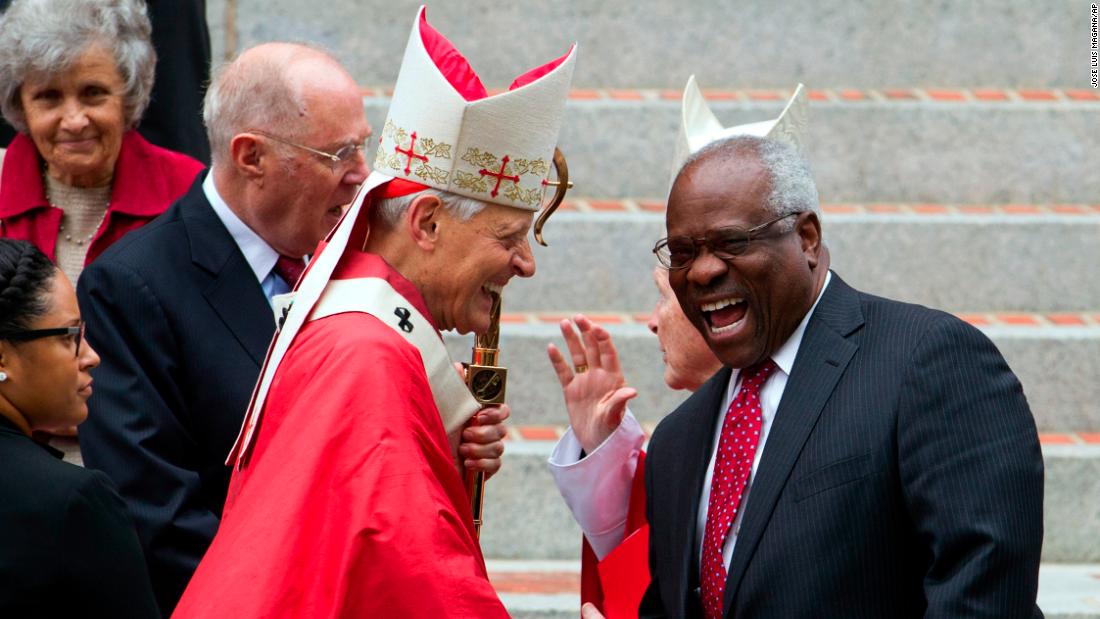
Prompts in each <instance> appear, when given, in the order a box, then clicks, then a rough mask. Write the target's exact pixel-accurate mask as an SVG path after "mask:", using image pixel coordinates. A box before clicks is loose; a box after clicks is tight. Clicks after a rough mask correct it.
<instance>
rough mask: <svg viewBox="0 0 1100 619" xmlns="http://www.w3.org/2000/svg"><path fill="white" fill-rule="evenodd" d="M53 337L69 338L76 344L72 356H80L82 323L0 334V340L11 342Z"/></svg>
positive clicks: (82, 339) (82, 338) (82, 333)
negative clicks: (72, 325) (73, 325)
mask: <svg viewBox="0 0 1100 619" xmlns="http://www.w3.org/2000/svg"><path fill="white" fill-rule="evenodd" d="M55 335H63V336H66V337H71V338H73V340H74V341H75V342H76V353H75V355H74V356H76V357H79V356H80V343H81V342H83V341H84V321H83V320H81V321H80V325H79V326H76V327H56V328H53V329H28V330H26V331H12V332H11V333H0V340H8V341H11V342H29V341H31V340H40V339H42V338H44V337H53V336H55Z"/></svg>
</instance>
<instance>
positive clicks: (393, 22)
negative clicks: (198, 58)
mask: <svg viewBox="0 0 1100 619" xmlns="http://www.w3.org/2000/svg"><path fill="white" fill-rule="evenodd" d="M419 3H420V2H419V0H415V1H403V2H380V1H377V0H368V1H365V2H364V1H360V0H334V1H333V2H331V3H329V4H327V5H326V10H323V11H320V10H317V6H316V5H314V4H311V3H303V2H297V1H295V0H207V14H208V16H209V21H210V25H211V34H212V39H213V43H214V51H215V57H218V58H220V57H222V56H223V55H224V53H225V50H226V48H227V46H228V47H229V48H230V49H233V48H237V49H240V48H243V47H245V46H248V45H252V44H255V43H258V42H261V41H271V40H307V41H314V42H317V43H320V44H323V45H325V46H327V47H329V48H330V49H332V50H333V51H334V52H336V53H337V54H338V55H339V56H340V57H341V59H342V60H343V61H344V62H345V63H346V64H347V66H348V67H349V69H350V71H351V73H352V75H354V76H355V77H356V79H358V80H360V81H362V82H364V83H374V84H384V83H392V82H393V80H394V78H395V76H396V74H397V69H398V64H399V62H400V58H401V55H402V52H403V51H404V49H405V42H406V40H407V37H408V33H409V28H410V25H411V24H412V19H413V16H414V15H415V14H416V7H417V6H418V4H419ZM227 5H228V6H230V7H232V9H234V13H233V20H232V22H231V23H228V24H227V20H226V8H227ZM428 19H429V20H430V21H431V23H432V24H433V25H435V26H436V27H437V28H438V29H439V30H440V31H441V32H442V33H444V34H445V35H446V36H447V37H448V38H449V39H450V40H451V41H453V42H454V44H455V46H456V47H457V48H458V49H459V50H460V51H461V52H462V53H463V54H465V55H466V57H467V58H468V59H469V60H470V62H471V64H472V65H473V66H474V68H475V69H476V70H477V71H478V72H479V74H480V75H481V76H482V78H483V80H484V82H485V84H486V86H490V87H492V86H504V85H507V84H508V83H510V82H511V81H512V79H513V78H514V77H515V76H516V75H518V74H519V73H521V72H523V71H524V70H526V69H527V68H529V67H533V66H535V65H537V64H541V63H543V62H546V61H548V60H550V59H551V58H555V57H557V56H559V55H561V54H562V53H563V52H564V51H565V49H566V48H567V47H568V45H569V44H570V43H571V42H572V41H577V42H578V44H579V46H580V57H579V59H578V60H579V62H578V63H577V69H576V75H575V79H574V82H575V84H576V85H577V86H578V87H597V86H603V87H619V88H621V87H633V86H647V87H658V88H660V87H664V88H667V87H672V88H677V87H680V86H682V85H683V83H684V82H685V81H686V79H687V74H688V72H695V73H697V74H698V75H699V79H700V81H701V83H702V84H703V85H705V86H713V87H718V86H752V87H789V86H791V85H793V84H794V83H796V82H797V81H800V80H801V81H814V82H816V83H817V84H818V85H825V84H829V85H837V86H840V85H843V86H850V87H856V88H858V87H866V86H902V85H906V84H919V85H937V86H945V87H952V86H956V87H957V86H968V85H979V86H996V85H1003V84H1019V85H1022V86H1027V87H1032V88H1041V87H1060V86H1065V87H1069V86H1073V85H1077V86H1078V87H1083V86H1082V85H1083V84H1084V83H1085V82H1086V78H1087V71H1086V69H1087V66H1086V63H1087V55H1086V51H1087V49H1086V48H1087V41H1088V3H1083V4H1082V3H1066V2H1061V1H1059V0H1042V1H1038V2H1032V1H1029V0H1009V1H995V0H976V1H973V2H966V3H949V4H942V5H936V6H928V5H926V4H924V3H870V4H868V3H866V2H862V1H860V0H830V1H829V2H820V3H798V4H777V3H771V2H761V1H759V0H755V1H752V2H743V3H738V4H737V5H736V10H734V9H733V5H729V4H726V3H716V2H708V1H707V0H687V1H684V2H674V3H672V2H661V1H659V0H640V1H632V0H608V1H605V2H599V3H593V2H586V1H584V0H567V1H564V2H553V3H532V2H524V3H512V4H501V3H499V2H493V1H492V0H468V1H465V2H433V3H430V4H429V8H428ZM227 37H231V38H232V40H229V41H227ZM962 59H965V61H960V60H962Z"/></svg>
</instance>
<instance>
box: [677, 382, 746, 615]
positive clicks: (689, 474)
mask: <svg viewBox="0 0 1100 619" xmlns="http://www.w3.org/2000/svg"><path fill="white" fill-rule="evenodd" d="M731 374H732V371H731V370H730V369H729V368H722V369H721V370H719V371H718V373H717V374H715V375H714V376H713V377H711V378H710V380H708V381H707V382H706V384H704V385H703V386H702V387H700V388H699V390H698V391H696V393H695V394H694V395H692V397H691V398H689V399H688V400H687V401H686V402H684V404H683V405H682V406H683V408H684V409H685V411H690V412H689V416H688V418H687V419H685V421H686V423H685V424H684V425H683V427H684V443H683V444H682V448H681V449H680V453H681V454H683V457H684V458H685V460H686V461H685V463H684V467H685V469H684V472H685V476H684V477H683V479H684V483H683V484H680V486H679V488H677V490H676V492H675V493H674V495H673V496H674V497H675V498H674V500H675V504H674V507H673V509H675V514H676V519H675V522H674V525H673V526H674V530H675V531H676V533H677V535H678V537H677V539H676V543H675V544H674V545H673V548H674V551H675V552H676V553H679V554H677V555H676V556H675V557H674V563H673V565H675V566H676V570H677V577H678V578H679V581H680V587H679V589H680V599H681V604H682V606H683V610H682V612H683V615H684V616H687V615H688V614H689V613H688V604H689V599H690V595H691V591H690V587H691V582H692V574H693V570H695V566H696V564H697V563H698V557H697V556H696V554H695V552H696V547H697V546H698V540H697V539H696V529H697V525H696V521H697V519H698V518H699V497H700V496H701V495H702V493H703V480H704V479H705V478H706V474H707V464H709V462H710V452H711V449H712V447H713V445H712V443H713V442H714V427H715V424H716V423H717V420H718V409H719V408H720V407H721V406H722V400H723V398H724V396H725V394H726V389H727V388H728V387H729V381H730V375H731Z"/></svg>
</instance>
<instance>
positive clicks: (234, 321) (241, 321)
mask: <svg viewBox="0 0 1100 619" xmlns="http://www.w3.org/2000/svg"><path fill="white" fill-rule="evenodd" d="M204 177H205V174H200V175H199V178H198V179H196V180H195V184H194V185H192V187H191V190H190V191H189V192H188V193H187V195H186V196H185V197H184V198H183V201H184V204H183V205H182V206H183V222H184V226H185V228H186V230H187V236H188V239H189V242H190V244H191V261H192V262H193V263H194V264H195V265H196V266H198V267H199V268H201V269H203V270H205V271H206V272H207V273H209V275H210V277H211V279H210V282H209V284H208V285H207V286H206V287H205V289H204V290H203V295H204V296H205V297H206V301H207V302H208V303H209V304H210V307H211V308H212V309H213V310H214V312H215V313H216V314H217V315H218V317H220V318H221V320H222V322H224V323H225V326H226V327H227V328H228V329H229V331H230V332H231V333H233V335H234V337H236V338H237V341H238V342H240V344H241V346H242V347H243V348H244V349H245V350H246V351H248V354H249V356H251V357H252V358H253V359H254V360H255V361H256V364H257V366H258V365H259V364H261V363H263V359H264V355H265V354H266V353H267V345H268V343H269V342H270V341H271V336H272V334H274V332H275V318H274V315H273V314H272V311H271V306H270V305H269V304H268V302H267V297H265V296H264V293H263V289H262V288H261V287H260V283H259V282H257V281H256V275H255V273H253V271H252V267H250V266H249V265H248V261H247V260H245V258H244V254H242V253H241V250H240V249H239V248H238V247H237V243H236V242H235V241H234V240H233V237H232V236H230V234H229V231H228V230H226V229H225V225H224V224H222V222H221V219H219V218H218V215H217V213H215V212H214V209H213V207H211V206H210V202H209V201H208V200H207V199H206V195H205V194H204V193H203V191H202V181H203V178H204Z"/></svg>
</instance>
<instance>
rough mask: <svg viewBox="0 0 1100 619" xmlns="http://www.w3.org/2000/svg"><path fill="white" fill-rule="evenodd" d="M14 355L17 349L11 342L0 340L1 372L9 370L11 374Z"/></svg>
mask: <svg viewBox="0 0 1100 619" xmlns="http://www.w3.org/2000/svg"><path fill="white" fill-rule="evenodd" d="M14 356H15V349H14V348H13V347H12V345H11V342H8V341H6V340H0V372H7V373H8V375H9V376H10V375H11V370H12V365H13V364H12V362H13V361H14Z"/></svg>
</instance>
